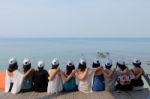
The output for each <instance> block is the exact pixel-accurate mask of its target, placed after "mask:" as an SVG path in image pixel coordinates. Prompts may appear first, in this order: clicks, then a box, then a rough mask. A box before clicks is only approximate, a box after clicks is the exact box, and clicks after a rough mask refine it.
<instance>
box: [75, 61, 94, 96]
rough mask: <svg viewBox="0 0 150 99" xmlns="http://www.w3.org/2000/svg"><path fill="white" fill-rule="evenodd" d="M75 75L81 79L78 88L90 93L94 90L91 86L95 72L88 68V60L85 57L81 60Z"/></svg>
mask: <svg viewBox="0 0 150 99" xmlns="http://www.w3.org/2000/svg"><path fill="white" fill-rule="evenodd" d="M75 75H76V77H77V78H78V79H79V86H78V90H79V91H81V92H84V93H90V92H91V91H92V88H91V87H92V78H93V75H94V72H93V71H92V70H91V69H89V68H87V66H86V61H85V60H84V59H81V60H80V62H79V65H78V69H77V70H76V73H75Z"/></svg>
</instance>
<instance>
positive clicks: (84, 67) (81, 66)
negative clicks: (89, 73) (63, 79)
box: [78, 63, 86, 71]
mask: <svg viewBox="0 0 150 99" xmlns="http://www.w3.org/2000/svg"><path fill="white" fill-rule="evenodd" d="M78 69H80V70H81V71H84V70H85V69H86V63H83V64H80V63H79V65H78Z"/></svg>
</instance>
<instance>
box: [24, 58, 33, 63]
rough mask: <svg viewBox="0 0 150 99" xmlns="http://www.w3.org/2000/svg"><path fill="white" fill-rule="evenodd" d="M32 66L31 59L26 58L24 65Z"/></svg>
mask: <svg viewBox="0 0 150 99" xmlns="http://www.w3.org/2000/svg"><path fill="white" fill-rule="evenodd" d="M30 64H31V62H30V60H29V59H27V58H26V59H24V60H23V65H30Z"/></svg>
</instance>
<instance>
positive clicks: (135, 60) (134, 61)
mask: <svg viewBox="0 0 150 99" xmlns="http://www.w3.org/2000/svg"><path fill="white" fill-rule="evenodd" d="M133 64H141V61H140V60H139V59H137V58H135V59H134V60H133Z"/></svg>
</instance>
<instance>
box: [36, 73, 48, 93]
mask: <svg viewBox="0 0 150 99" xmlns="http://www.w3.org/2000/svg"><path fill="white" fill-rule="evenodd" d="M33 80H34V90H35V91H38V92H44V91H46V90H47V85H48V72H47V71H46V70H41V71H39V70H36V71H35V72H34V76H33Z"/></svg>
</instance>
